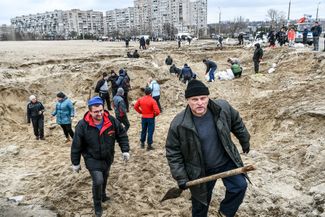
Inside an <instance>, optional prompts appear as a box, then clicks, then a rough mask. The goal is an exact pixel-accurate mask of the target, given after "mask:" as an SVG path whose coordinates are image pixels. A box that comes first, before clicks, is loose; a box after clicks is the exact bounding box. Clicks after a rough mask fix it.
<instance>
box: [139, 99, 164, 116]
mask: <svg viewBox="0 0 325 217" xmlns="http://www.w3.org/2000/svg"><path fill="white" fill-rule="evenodd" d="M134 109H135V110H136V111H137V112H138V113H139V114H142V118H154V117H156V116H158V115H159V114H160V110H159V107H158V104H157V102H156V100H154V99H153V98H152V96H151V95H146V96H143V97H141V98H140V99H138V100H137V102H136V103H135V105H134Z"/></svg>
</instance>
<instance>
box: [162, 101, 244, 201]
mask: <svg viewBox="0 0 325 217" xmlns="http://www.w3.org/2000/svg"><path fill="white" fill-rule="evenodd" d="M208 108H209V109H210V110H211V112H212V114H213V115H214V117H215V118H214V122H215V124H216V129H217V131H218V134H219V135H220V141H221V143H222V145H223V146H224V148H225V151H226V153H227V154H228V155H229V157H230V158H231V160H232V161H233V162H234V163H235V164H236V166H237V167H242V166H243V162H242V160H241V157H240V155H239V152H238V150H237V148H236V146H235V144H234V143H233V142H232V140H231V132H232V133H233V134H234V135H235V136H236V137H237V139H238V140H239V142H240V144H241V146H242V148H247V147H249V145H250V144H249V139H250V135H249V133H248V131H247V129H246V127H245V125H244V123H243V121H242V119H241V117H240V116H239V113H238V111H236V110H235V109H234V108H233V107H231V105H230V104H229V103H228V102H227V101H225V100H216V101H213V100H209V104H208ZM166 157H167V160H168V164H169V167H170V171H171V174H172V176H173V178H174V179H175V180H176V181H177V182H178V185H180V184H184V183H186V182H188V181H190V180H194V179H197V178H201V177H204V176H205V168H204V159H203V155H202V151H201V144H200V139H199V137H198V133H197V130H196V128H195V125H194V122H193V119H192V112H191V110H190V108H189V106H187V107H186V109H185V110H183V111H182V112H181V113H179V114H178V115H176V117H175V118H174V119H173V121H172V122H171V124H170V128H169V131H168V135H167V141H166ZM190 190H191V193H192V196H193V197H194V198H195V199H197V200H198V201H200V202H201V203H203V204H207V193H208V192H207V188H206V184H200V185H196V186H193V187H191V188H190Z"/></svg>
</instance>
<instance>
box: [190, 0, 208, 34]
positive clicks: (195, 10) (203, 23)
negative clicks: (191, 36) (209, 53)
mask: <svg viewBox="0 0 325 217" xmlns="http://www.w3.org/2000/svg"><path fill="white" fill-rule="evenodd" d="M190 4H191V5H190V10H191V12H190V14H191V16H190V26H191V31H192V32H196V33H197V34H200V33H201V34H203V35H206V34H207V13H208V6H207V0H197V1H195V2H191V3H190Z"/></svg>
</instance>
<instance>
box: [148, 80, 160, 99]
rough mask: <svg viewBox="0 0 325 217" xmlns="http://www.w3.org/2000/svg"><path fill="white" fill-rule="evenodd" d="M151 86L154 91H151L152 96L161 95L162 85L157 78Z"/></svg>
mask: <svg viewBox="0 0 325 217" xmlns="http://www.w3.org/2000/svg"><path fill="white" fill-rule="evenodd" d="M149 87H150V88H151V90H152V92H151V96H152V97H155V96H160V86H159V84H158V83H157V81H156V80H152V81H151V82H150V84H149Z"/></svg>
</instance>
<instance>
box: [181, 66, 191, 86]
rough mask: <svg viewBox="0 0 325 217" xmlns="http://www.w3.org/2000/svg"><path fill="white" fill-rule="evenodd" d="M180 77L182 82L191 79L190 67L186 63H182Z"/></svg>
mask: <svg viewBox="0 0 325 217" xmlns="http://www.w3.org/2000/svg"><path fill="white" fill-rule="evenodd" d="M181 78H182V81H183V82H184V84H186V82H189V81H190V80H192V79H193V72H192V69H191V68H190V67H189V66H188V65H187V63H185V64H184V68H183V69H182V73H181Z"/></svg>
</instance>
